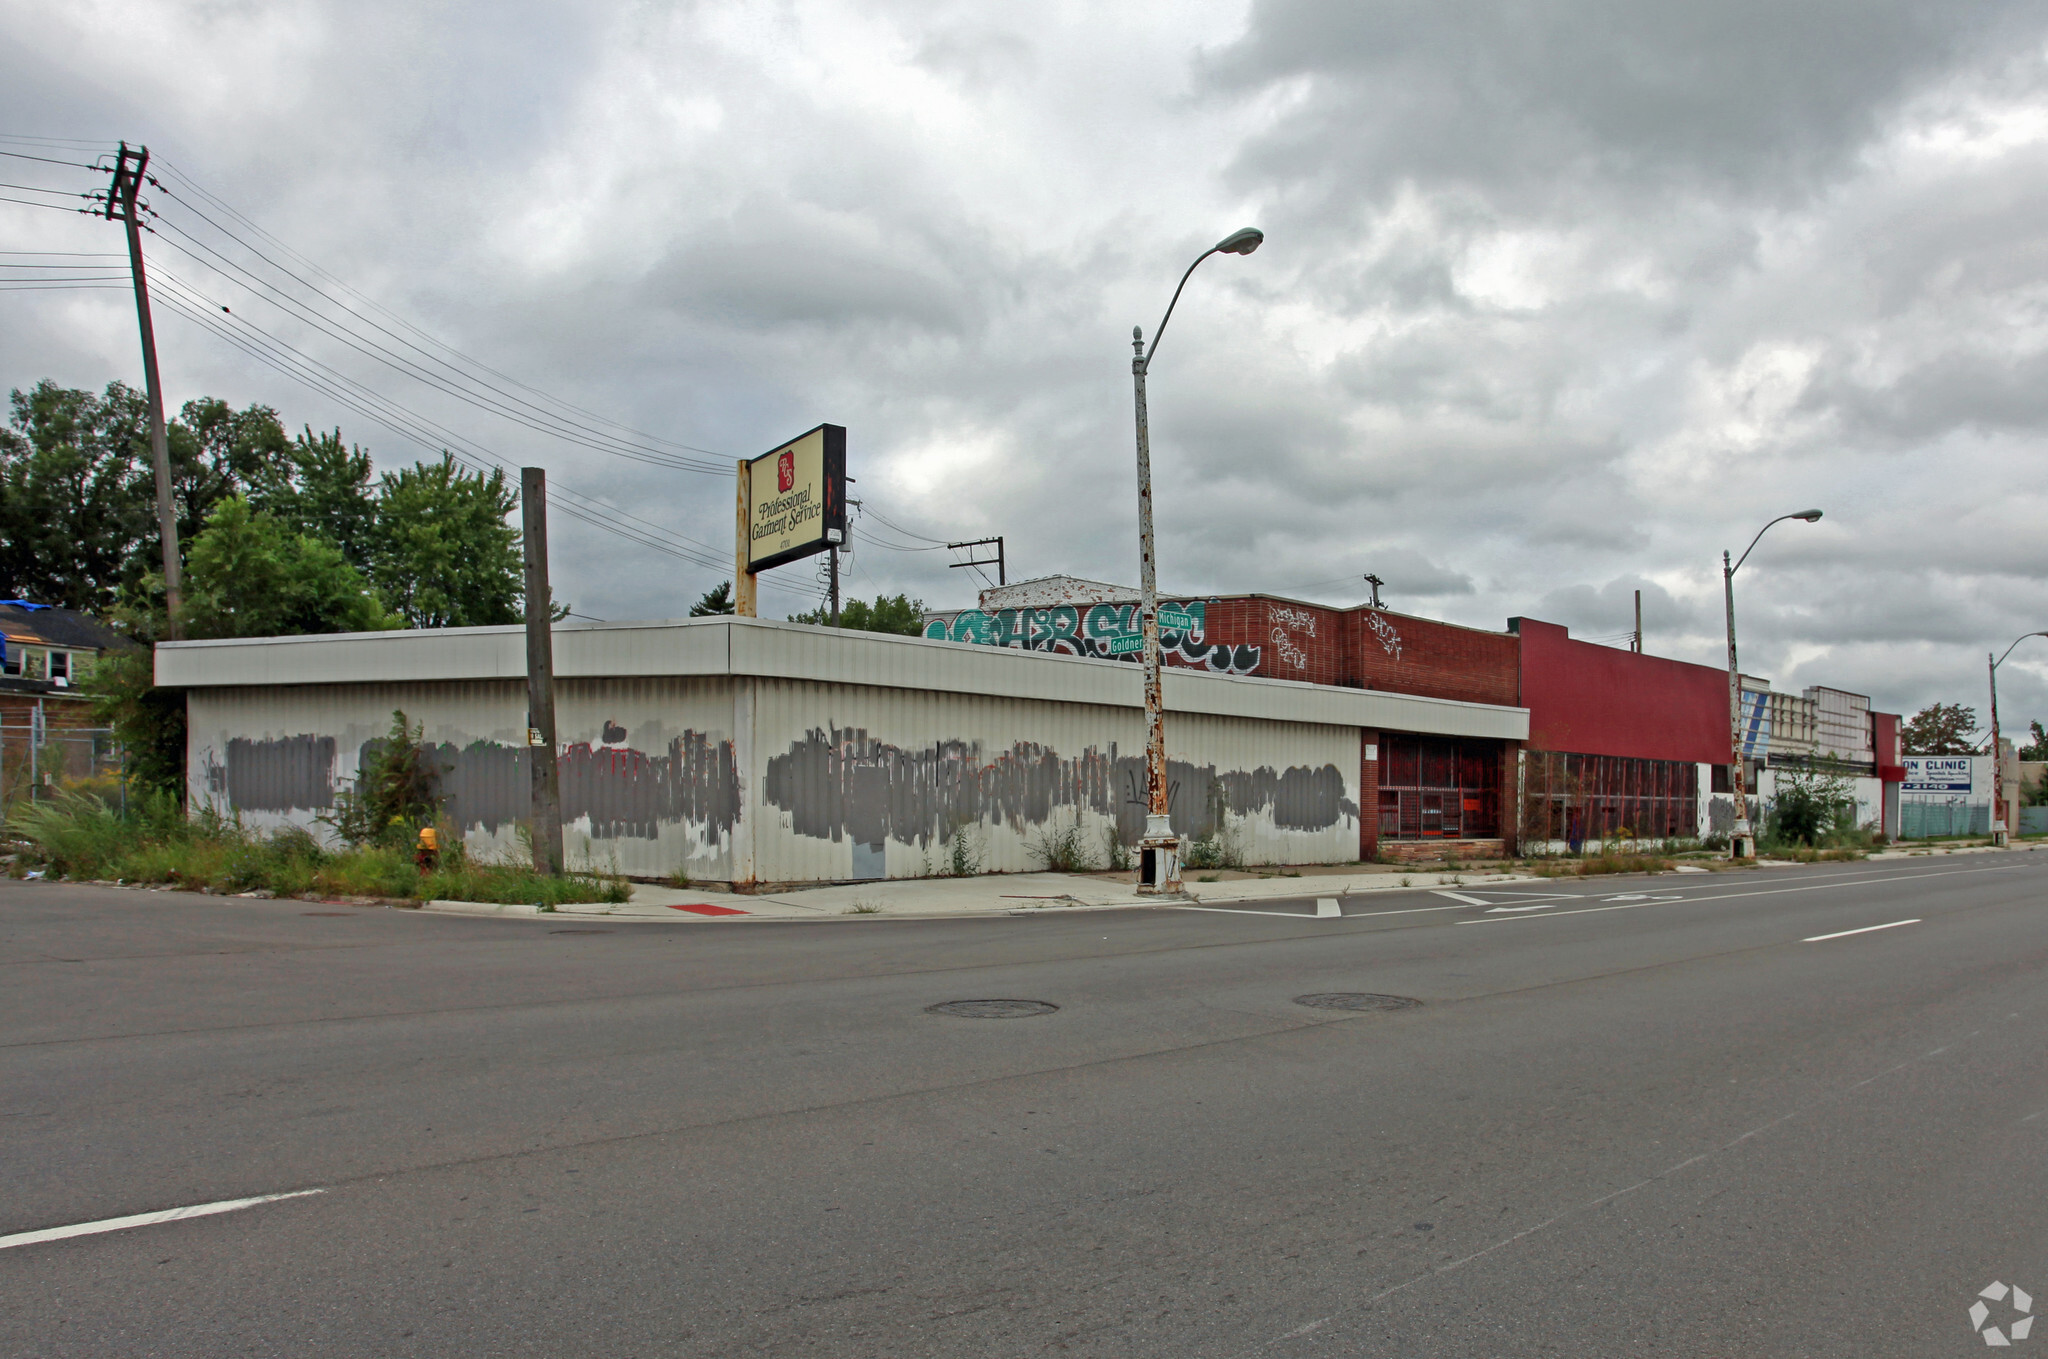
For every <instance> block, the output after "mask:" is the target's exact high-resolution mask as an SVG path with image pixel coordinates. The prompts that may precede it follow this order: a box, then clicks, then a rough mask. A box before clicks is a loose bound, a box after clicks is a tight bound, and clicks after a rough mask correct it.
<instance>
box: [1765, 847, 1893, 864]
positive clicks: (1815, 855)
mask: <svg viewBox="0 0 2048 1359" xmlns="http://www.w3.org/2000/svg"><path fill="white" fill-rule="evenodd" d="M1760 857H1762V858H1766V859H1789V860H1791V861H1792V862H1793V863H1798V864H1828V863H1848V862H1852V861H1854V860H1857V859H1867V858H1869V857H1870V855H1869V853H1868V851H1865V850H1862V849H1858V848H1855V847H1854V846H1850V845H1843V846H1839V847H1837V848H1835V849H1815V848H1814V847H1813V846H1811V845H1790V846H1786V847H1784V848H1781V849H1773V850H1768V851H1766V852H1765V853H1764V854H1763V855H1762V856H1760Z"/></svg>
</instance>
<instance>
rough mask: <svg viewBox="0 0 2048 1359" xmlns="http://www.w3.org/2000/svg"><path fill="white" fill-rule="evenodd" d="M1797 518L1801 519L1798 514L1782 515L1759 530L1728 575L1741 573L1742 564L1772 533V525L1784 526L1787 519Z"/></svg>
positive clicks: (1730, 568) (1729, 569)
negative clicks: (1765, 536) (1766, 535)
mask: <svg viewBox="0 0 2048 1359" xmlns="http://www.w3.org/2000/svg"><path fill="white" fill-rule="evenodd" d="M1797 518H1799V516H1798V515H1796V514H1781V515H1779V516H1778V517H1777V518H1776V519H1773V520H1772V521H1771V523H1770V524H1765V525H1764V526H1763V527H1762V528H1760V529H1758V530H1757V531H1756V537H1754V538H1752V539H1750V540H1749V546H1748V547H1745V548H1743V549H1742V555H1741V556H1740V557H1737V558H1736V559H1735V565H1733V566H1731V567H1729V568H1728V574H1729V575H1731V576H1732V575H1734V574H1735V573H1736V572H1737V571H1740V570H1741V569H1742V564H1743V563H1744V562H1746V561H1748V560H1749V554H1750V553H1752V552H1754V551H1756V545H1757V544H1758V543H1760V542H1762V541H1763V540H1764V535H1765V534H1766V533H1769V532H1770V531H1771V525H1772V524H1782V523H1784V522H1785V521H1786V520H1787V519H1797Z"/></svg>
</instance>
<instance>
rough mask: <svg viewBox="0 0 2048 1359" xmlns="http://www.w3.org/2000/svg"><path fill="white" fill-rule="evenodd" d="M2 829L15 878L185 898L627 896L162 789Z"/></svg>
mask: <svg viewBox="0 0 2048 1359" xmlns="http://www.w3.org/2000/svg"><path fill="white" fill-rule="evenodd" d="M7 828H8V830H9V831H10V832H11V833H12V834H13V835H14V837H16V838H17V839H18V840H19V841H21V842H23V843H22V846H21V853H20V857H19V858H18V859H17V860H16V862H15V863H14V865H13V866H12V867H13V871H14V873H15V875H16V876H20V875H21V874H23V873H25V872H28V871H30V870H34V869H38V868H39V869H42V870H44V871H45V872H46V873H47V874H48V875H49V876H50V877H51V878H71V879H74V880H85V881H91V880H95V879H98V880H107V879H111V880H113V881H116V882H136V883H163V884H168V885H170V886H173V887H181V888H184V889H186V890H187V891H195V892H196V891H202V890H206V891H213V892H222V893H228V892H255V891H269V892H274V893H275V894H277V895H278V896H281V897H285V896H303V895H306V894H308V893H311V894H316V895H322V896H362V897H397V898H401V899H405V900H412V901H430V900H455V901H495V902H508V903H516V902H529V901H530V902H538V903H541V904H543V905H549V906H559V905H567V904H569V903H571V902H581V901H608V902H620V901H625V900H626V899H627V898H628V897H629V896H630V895H631V892H632V889H631V888H630V887H629V886H627V884H626V883H625V881H624V880H623V879H620V878H615V877H609V876H602V875H598V874H589V873H578V874H570V875H567V876H564V877H560V878H550V877H545V876H543V875H541V874H538V873H535V872H534V871H533V870H532V868H530V867H528V866H527V865H524V864H518V863H501V862H496V861H490V860H483V859H478V858H475V857H472V856H471V855H469V854H468V853H467V852H465V851H464V850H463V848H462V845H461V841H460V840H459V839H458V838H457V837H455V836H454V835H452V834H444V835H443V837H442V840H443V843H444V844H447V845H448V846H449V848H448V849H446V850H445V851H444V852H443V853H442V855H441V862H440V865H439V867H437V868H435V869H434V870H433V871H431V872H422V871H421V870H420V869H419V867H418V866H417V865H416V864H415V863H414V862H413V857H412V854H411V853H410V852H409V851H408V850H407V849H405V848H402V847H400V846H397V845H392V844H389V843H377V842H372V843H369V844H363V845H357V846H354V847H351V848H348V849H342V850H330V849H327V848H325V847H323V846H322V845H321V844H320V842H319V841H317V840H315V839H314V838H313V837H312V836H311V835H310V834H308V833H307V832H306V831H304V830H302V829H300V828H298V827H296V826H291V827H286V828H284V829H282V830H277V831H272V832H269V833H267V834H266V833H264V832H262V831H255V830H250V829H247V828H245V827H244V826H242V825H241V824H240V823H239V822H236V821H232V820H228V819H225V818H222V817H219V816H215V815H211V814H208V813H202V814H201V815H199V816H197V817H194V818H191V819H190V820H188V819H186V818H185V816H184V815H183V814H182V813H181V812H180V811H179V808H178V804H177V800H176V799H175V798H173V797H171V796H169V795H167V794H158V795H155V796H152V797H148V798H144V799H141V800H139V801H138V802H136V803H132V804H131V805H130V807H129V809H128V810H127V811H125V812H124V811H119V810H116V809H114V808H112V807H109V806H108V805H107V804H106V803H105V802H103V801H101V800H100V799H99V798H97V797H93V796H91V795H90V794H79V793H71V794H65V795H62V796H59V797H58V798H55V799H53V800H51V801H49V802H33V803H26V804H23V805H22V806H20V807H18V808H16V810H15V812H14V815H13V816H12V817H10V818H9V820H8V823H7Z"/></svg>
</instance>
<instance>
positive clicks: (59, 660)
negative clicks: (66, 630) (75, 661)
mask: <svg viewBox="0 0 2048 1359" xmlns="http://www.w3.org/2000/svg"><path fill="white" fill-rule="evenodd" d="M50 678H51V679H53V680H55V681H57V682H58V683H59V684H70V683H71V653H70V652H68V651H53V652H51V653H50Z"/></svg>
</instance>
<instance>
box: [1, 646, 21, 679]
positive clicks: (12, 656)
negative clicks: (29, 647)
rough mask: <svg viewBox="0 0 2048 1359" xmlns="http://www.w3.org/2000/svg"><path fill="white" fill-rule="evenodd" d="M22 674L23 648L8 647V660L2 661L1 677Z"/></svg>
mask: <svg viewBox="0 0 2048 1359" xmlns="http://www.w3.org/2000/svg"><path fill="white" fill-rule="evenodd" d="M20 673H21V648H20V647H18V646H11V647H8V648H7V657H6V659H5V660H0V675H19V674H20Z"/></svg>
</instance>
